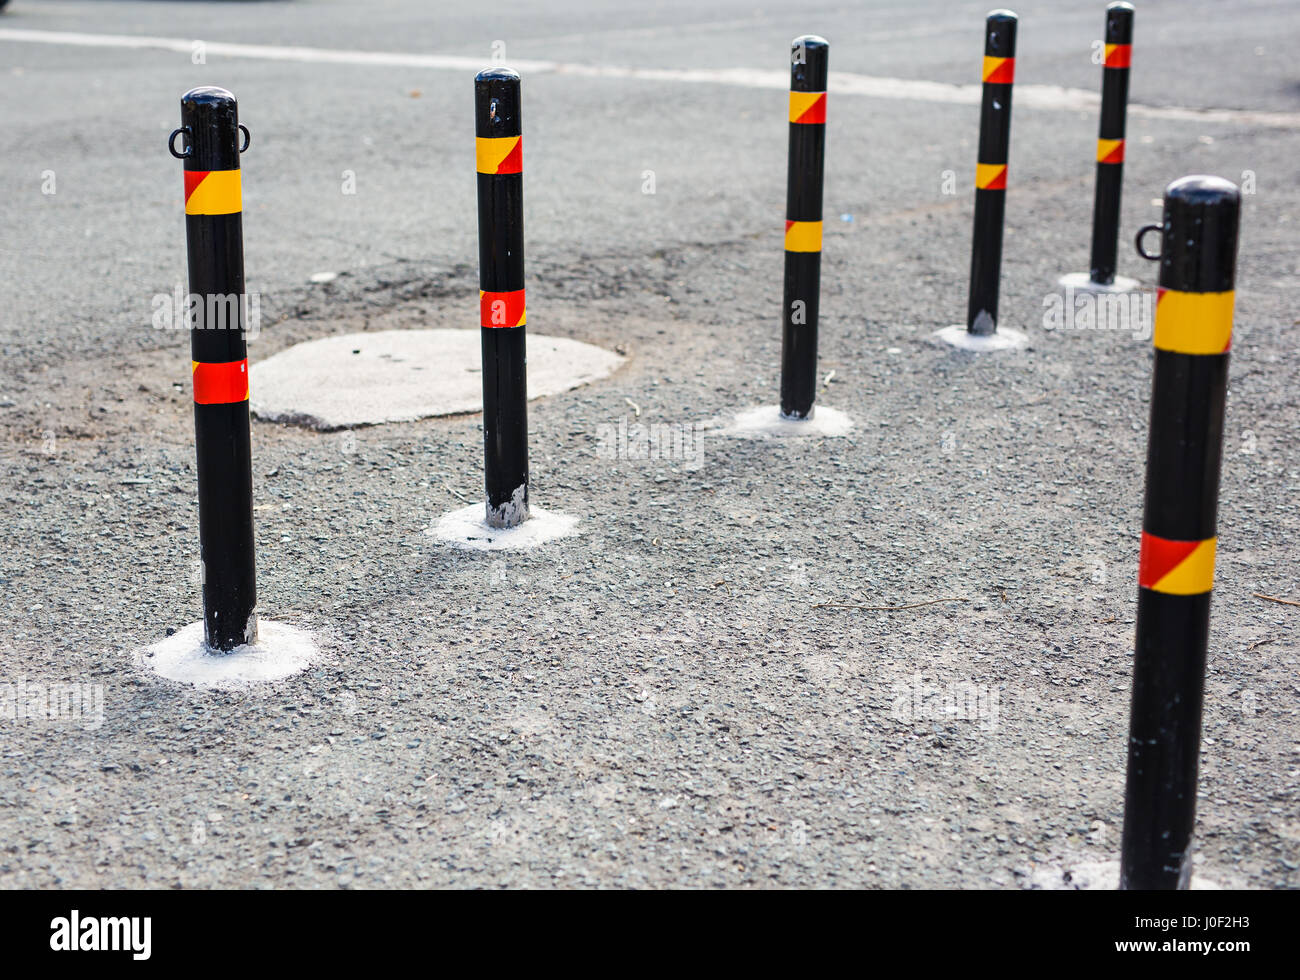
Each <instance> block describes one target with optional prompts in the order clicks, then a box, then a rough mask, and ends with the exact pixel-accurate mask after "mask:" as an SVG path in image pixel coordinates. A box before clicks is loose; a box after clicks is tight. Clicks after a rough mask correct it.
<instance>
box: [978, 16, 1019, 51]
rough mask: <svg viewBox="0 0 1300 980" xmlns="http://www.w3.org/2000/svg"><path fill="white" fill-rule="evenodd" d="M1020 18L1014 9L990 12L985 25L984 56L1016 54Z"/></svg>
mask: <svg viewBox="0 0 1300 980" xmlns="http://www.w3.org/2000/svg"><path fill="white" fill-rule="evenodd" d="M1019 21H1020V18H1019V17H1017V16H1016V14H1015V11H1012V10H993V11H990V12H989V15H988V18H987V19H986V21H985V27H984V56H985V57H987V58H1014V57H1015V56H1016V25H1017V24H1018V23H1019Z"/></svg>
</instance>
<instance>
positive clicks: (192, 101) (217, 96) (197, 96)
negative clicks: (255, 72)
mask: <svg viewBox="0 0 1300 980" xmlns="http://www.w3.org/2000/svg"><path fill="white" fill-rule="evenodd" d="M237 101H238V100H237V99H236V98H235V96H234V93H233V92H231V91H230V90H229V89H224V88H221V86H219V85H200V86H199V87H198V88H192V89H190V90H189V91H188V92H186V93H185V94H184V95H182V96H181V108H182V109H184V108H185V107H186V106H194V107H195V108H197V107H199V106H211V107H212V108H214V109H215V108H217V107H219V106H223V105H225V104H227V103H231V104H234V103H236V102H237Z"/></svg>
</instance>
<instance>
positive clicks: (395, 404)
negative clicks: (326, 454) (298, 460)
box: [249, 328, 624, 431]
mask: <svg viewBox="0 0 1300 980" xmlns="http://www.w3.org/2000/svg"><path fill="white" fill-rule="evenodd" d="M480 333H481V332H480V330H479V329H477V328H475V329H473V330H380V331H376V332H375V333H360V334H347V335H345V336H342V337H324V338H322V339H320V340H312V341H308V342H307V343H304V344H297V345H295V346H293V347H290V348H289V349H288V350H283V351H281V352H280V353H278V354H275V355H272V356H271V357H268V358H267V359H266V360H264V361H259V362H258V363H256V364H254V365H252V367H251V368H250V369H249V395H250V407H251V409H252V412H253V414H254V415H256V416H257V417H258V418H260V419H266V420H267V421H270V422H289V423H293V424H295V425H304V426H307V427H308V428H312V429H318V430H320V431H329V430H331V429H345V428H350V427H352V426H357V425H379V424H381V423H384V422H412V421H415V420H416V419H423V418H431V417H434V416H439V415H463V414H466V413H470V412H481V411H482V410H483V353H482V346H481V345H482V338H481V336H480ZM623 361H624V358H622V357H620V356H619V355H618V354H615V353H612V352H611V351H607V350H604V349H603V348H600V347H595V346H592V345H591V344H584V343H582V342H581V341H577V340H569V339H567V338H565V337H544V336H540V335H538V334H529V335H528V397H529V398H530V399H531V398H541V397H543V396H545V395H555V394H559V393H560V392H562V391H568V390H570V389H571V388H578V387H580V386H582V385H585V384H590V383H591V382H593V381H596V380H598V379H600V378H603V377H606V376H607V375H609V374H611V373H613V372H614V371H615V370H617V369H618V367H619V366H620V365H621V364H622V363H623Z"/></svg>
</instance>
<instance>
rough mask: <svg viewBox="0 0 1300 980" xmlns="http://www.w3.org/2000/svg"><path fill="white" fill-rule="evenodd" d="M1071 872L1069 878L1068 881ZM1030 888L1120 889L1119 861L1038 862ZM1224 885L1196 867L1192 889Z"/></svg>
mask: <svg viewBox="0 0 1300 980" xmlns="http://www.w3.org/2000/svg"><path fill="white" fill-rule="evenodd" d="M1066 874H1069V876H1070V877H1069V880H1068V881H1067V880H1066V877H1065V876H1066ZM1028 884H1029V887H1031V888H1042V889H1044V890H1047V891H1061V890H1076V889H1077V890H1079V891H1108V892H1113V891H1115V890H1116V889H1117V888H1119V862H1118V861H1084V860H1079V861H1066V862H1063V863H1061V864H1039V865H1035V866H1034V869H1033V872H1032V873H1031V874H1030V876H1029V882H1028ZM1222 887H1223V886H1221V885H1219V884H1216V883H1215V882H1213V881H1211V880H1209V879H1207V878H1205V877H1203V876H1202V875H1201V873H1200V872H1199V871H1198V870H1196V869H1195V867H1194V868H1193V870H1192V880H1191V882H1190V883H1189V885H1188V888H1189V889H1190V890H1191V891H1221V890H1222Z"/></svg>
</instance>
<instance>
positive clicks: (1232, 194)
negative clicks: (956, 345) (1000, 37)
mask: <svg viewBox="0 0 1300 980" xmlns="http://www.w3.org/2000/svg"><path fill="white" fill-rule="evenodd" d="M1240 214H1241V195H1240V192H1239V191H1238V190H1237V188H1236V187H1235V186H1234V185H1233V184H1231V183H1229V182H1228V181H1226V180H1222V179H1221V178H1218V177H1200V176H1198V177H1184V178H1183V179H1182V180H1178V181H1175V182H1174V183H1172V184H1170V185H1169V187H1168V188H1167V189H1166V190H1165V202H1164V219H1163V222H1162V224H1161V225H1160V226H1156V225H1151V226H1148V227H1147V228H1144V229H1143V231H1142V233H1141V234H1139V236H1138V248H1139V251H1141V249H1142V235H1143V234H1145V233H1146V232H1148V231H1154V230H1162V232H1163V234H1162V242H1161V252H1160V255H1159V260H1160V290H1159V293H1158V296H1157V301H1156V316H1155V337H1154V342H1155V362H1154V366H1153V368H1152V387H1151V427H1150V432H1149V434H1148V436H1147V484H1146V502H1145V507H1144V509H1143V517H1142V546H1141V556H1140V558H1139V560H1138V602H1137V646H1136V653H1135V656H1134V662H1133V700H1132V708H1131V717H1130V720H1129V740H1128V780H1127V784H1126V787H1125V794H1124V836H1123V843H1122V847H1121V861H1120V887H1121V888H1166V889H1167V888H1183V887H1186V886H1187V884H1188V881H1189V879H1190V876H1191V868H1192V861H1191V857H1192V832H1193V829H1194V824H1195V818H1196V770H1197V758H1198V755H1199V753H1200V744H1201V700H1202V696H1203V694H1204V687H1205V657H1206V648H1207V644H1208V641H1209V628H1210V594H1211V590H1212V589H1213V587H1214V555H1215V549H1216V543H1217V529H1216V520H1217V510H1218V499H1219V463H1220V459H1221V456H1222V451H1223V410H1224V401H1225V398H1226V395H1227V387H1228V347H1229V345H1230V343H1231V340H1232V309H1233V299H1234V292H1233V291H1234V288H1235V287H1234V278H1235V267H1236V256H1237V229H1238V224H1239V221H1240ZM1143 254H1144V255H1146V253H1145V252H1143ZM1148 257H1151V256H1148Z"/></svg>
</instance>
